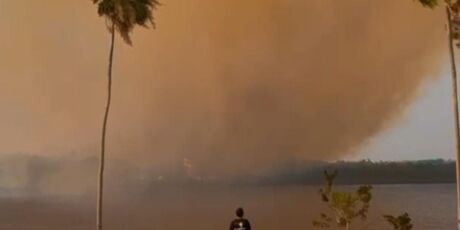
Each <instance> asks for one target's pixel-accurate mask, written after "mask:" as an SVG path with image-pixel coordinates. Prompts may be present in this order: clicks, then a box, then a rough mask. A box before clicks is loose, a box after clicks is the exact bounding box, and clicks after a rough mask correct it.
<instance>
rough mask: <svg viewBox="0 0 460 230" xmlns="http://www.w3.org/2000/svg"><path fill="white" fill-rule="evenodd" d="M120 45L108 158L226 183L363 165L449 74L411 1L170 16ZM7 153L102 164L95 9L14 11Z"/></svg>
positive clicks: (4, 61)
mask: <svg viewBox="0 0 460 230" xmlns="http://www.w3.org/2000/svg"><path fill="white" fill-rule="evenodd" d="M157 19H158V20H157V24H158V28H157V29H156V30H143V29H138V30H136V31H135V34H134V47H128V46H126V45H124V44H122V42H121V40H120V39H119V40H118V43H117V44H116V53H115V55H116V56H115V59H116V61H115V69H114V72H115V76H114V94H115V95H114V106H113V111H112V116H111V118H110V121H109V125H110V127H109V142H108V145H109V149H108V156H109V159H110V158H112V157H113V158H122V159H124V160H126V161H128V160H129V161H132V162H136V163H137V164H140V165H146V166H149V167H154V168H157V169H158V170H159V171H161V170H163V171H165V170H170V169H172V168H177V167H183V166H182V163H183V162H184V159H186V161H187V164H188V165H187V168H188V170H189V171H190V173H192V172H193V173H194V174H196V175H199V176H202V177H214V176H219V175H223V174H228V173H247V172H258V171H262V170H265V169H268V168H270V167H273V166H275V165H277V164H280V163H282V162H284V161H289V160H296V159H301V160H309V159H337V158H340V157H342V156H344V155H347V154H353V152H354V150H356V148H358V147H360V146H361V145H362V144H363V143H364V142H365V141H366V140H367V139H368V138H370V137H372V136H374V135H376V134H377V133H378V132H379V131H381V130H383V129H385V127H388V126H389V125H391V124H392V122H393V121H394V120H395V118H397V117H398V115H399V114H400V113H401V111H403V109H404V107H405V106H406V105H407V104H408V103H410V102H411V100H412V99H413V97H414V95H415V93H416V92H417V89H418V88H419V86H420V85H421V84H422V83H423V82H424V81H425V80H426V79H428V78H430V77H433V76H435V75H436V74H437V73H438V71H439V69H440V66H441V64H440V63H441V62H442V61H443V60H444V58H443V56H442V55H443V54H444V44H445V34H444V31H443V25H444V22H443V15H442V11H439V12H437V11H430V10H427V9H423V8H422V7H420V6H419V5H417V4H416V3H415V2H414V1H412V0H400V1H393V0H383V1H372V0H345V1H344V0H283V1H279V0H250V1H240V0H219V1H216V0H175V1H164V2H163V6H162V7H160V9H159V11H158V13H157ZM0 31H1V35H2V36H0V50H2V52H1V54H0V76H1V77H0V91H1V92H2V93H1V94H2V96H1V97H0V108H1V109H2V113H0V127H1V131H0V140H1V143H2V144H1V145H0V151H1V152H4V153H14V152H19V151H21V152H27V153H32V154H50V155H53V154H54V155H55V154H60V153H69V152H74V153H78V154H87V155H92V156H97V154H98V143H99V136H100V126H101V125H100V122H101V119H102V113H103V105H104V100H105V89H106V87H105V84H106V73H105V71H106V66H107V53H108V42H109V36H108V34H107V33H106V30H105V25H104V21H103V19H100V18H98V17H97V15H96V9H95V7H94V6H93V5H92V4H91V1H81V0H67V1H57V0H42V1H27V2H25V1H0Z"/></svg>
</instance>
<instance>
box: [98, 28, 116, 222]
mask: <svg viewBox="0 0 460 230" xmlns="http://www.w3.org/2000/svg"><path fill="white" fill-rule="evenodd" d="M110 32H111V36H112V37H111V44H110V54H109V69H108V84H107V105H106V107H105V114H104V121H103V124H102V139H101V156H100V160H99V181H98V191H97V218H96V224H97V230H102V204H103V202H102V201H103V195H104V193H103V192H104V166H105V139H106V138H105V137H106V131H107V120H108V118H109V112H110V102H111V100H112V65H113V50H114V46H115V27H114V25H113V24H112V28H111V30H110Z"/></svg>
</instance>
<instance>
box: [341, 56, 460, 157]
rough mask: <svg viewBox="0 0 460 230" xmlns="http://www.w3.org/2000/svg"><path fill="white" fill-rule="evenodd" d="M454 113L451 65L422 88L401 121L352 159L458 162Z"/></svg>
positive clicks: (371, 141) (374, 139)
mask: <svg viewBox="0 0 460 230" xmlns="http://www.w3.org/2000/svg"><path fill="white" fill-rule="evenodd" d="M454 135H455V130H454V112H453V105H452V79H451V75H450V64H449V63H446V67H445V68H444V71H443V72H442V74H440V75H439V76H436V78H435V79H434V80H432V81H429V82H427V83H426V84H425V85H423V86H422V87H421V89H420V90H419V92H418V95H417V98H416V99H415V100H414V101H413V102H412V103H411V104H410V105H409V106H408V107H407V108H406V109H405V111H404V112H403V114H401V116H400V118H398V121H396V122H395V123H394V124H393V125H392V126H391V127H389V128H388V129H387V130H385V131H383V132H382V133H380V134H378V135H376V136H375V137H374V138H372V139H371V140H369V141H368V143H366V144H365V146H363V148H362V149H361V150H360V153H359V154H358V155H356V156H353V157H351V158H350V159H354V160H358V159H371V160H390V161H394V160H420V159H431V158H443V159H455V158H456V155H455V154H456V152H455V136H454Z"/></svg>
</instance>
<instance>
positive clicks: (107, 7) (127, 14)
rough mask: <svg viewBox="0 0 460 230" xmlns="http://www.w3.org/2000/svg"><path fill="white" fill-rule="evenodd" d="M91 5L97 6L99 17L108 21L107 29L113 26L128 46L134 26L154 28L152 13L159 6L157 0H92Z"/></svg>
mask: <svg viewBox="0 0 460 230" xmlns="http://www.w3.org/2000/svg"><path fill="white" fill-rule="evenodd" d="M93 3H94V4H97V5H98V10H97V12H98V14H99V16H101V17H105V18H106V19H107V20H108V21H109V25H108V27H109V28H108V29H109V30H112V26H113V29H114V30H115V31H117V32H118V33H120V36H121V37H122V38H123V39H124V41H125V42H126V43H128V44H129V45H131V44H132V42H131V32H132V31H133V29H134V27H135V26H136V25H138V26H142V27H148V26H149V24H150V25H152V26H153V27H155V21H154V16H153V11H154V10H156V9H157V7H158V6H159V5H160V3H159V2H158V0H93ZM115 31H114V32H115Z"/></svg>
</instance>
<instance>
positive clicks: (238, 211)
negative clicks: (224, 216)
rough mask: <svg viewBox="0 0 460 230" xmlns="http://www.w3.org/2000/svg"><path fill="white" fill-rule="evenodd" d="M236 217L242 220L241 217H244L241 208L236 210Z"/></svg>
mask: <svg viewBox="0 0 460 230" xmlns="http://www.w3.org/2000/svg"><path fill="white" fill-rule="evenodd" d="M236 216H237V217H239V218H243V216H244V210H243V208H238V209H236Z"/></svg>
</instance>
